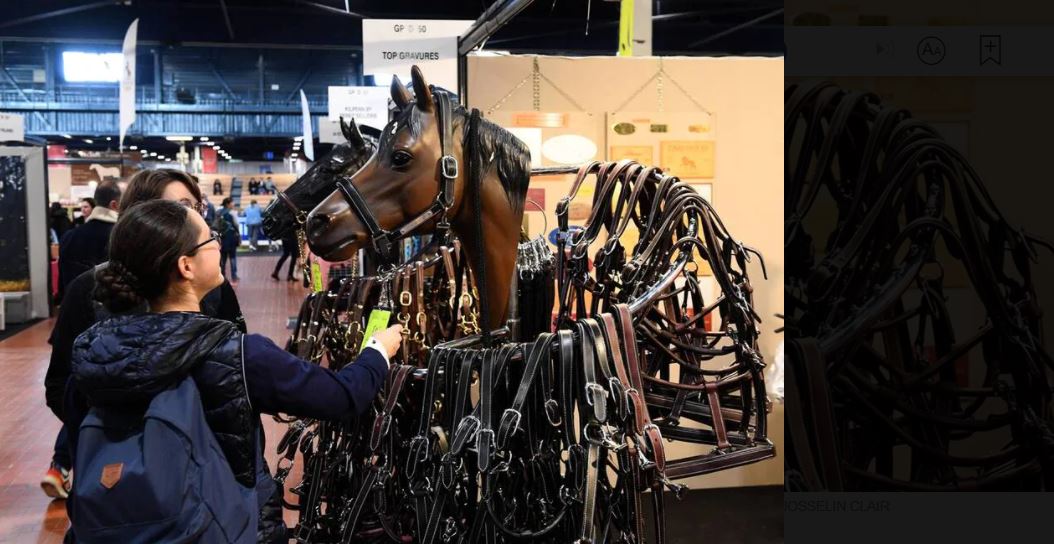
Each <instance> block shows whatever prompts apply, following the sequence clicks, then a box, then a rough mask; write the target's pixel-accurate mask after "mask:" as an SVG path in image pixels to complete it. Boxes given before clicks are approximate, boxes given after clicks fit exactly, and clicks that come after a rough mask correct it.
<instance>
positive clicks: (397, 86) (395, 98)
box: [392, 74, 414, 110]
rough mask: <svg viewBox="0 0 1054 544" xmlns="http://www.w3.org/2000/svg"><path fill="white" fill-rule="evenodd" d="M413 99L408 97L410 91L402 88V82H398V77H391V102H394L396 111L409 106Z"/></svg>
mask: <svg viewBox="0 0 1054 544" xmlns="http://www.w3.org/2000/svg"><path fill="white" fill-rule="evenodd" d="M413 99H414V97H412V96H410V91H408V90H406V87H403V82H402V81H399V76H397V75H394V74H393V75H392V102H395V107H396V108H397V109H400V110H401V109H403V108H405V107H406V106H409V105H410V102H412V101H413Z"/></svg>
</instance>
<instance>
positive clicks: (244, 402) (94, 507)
mask: <svg viewBox="0 0 1054 544" xmlns="http://www.w3.org/2000/svg"><path fill="white" fill-rule="evenodd" d="M109 257H110V261H109V263H110V264H109V266H108V267H106V268H105V269H101V270H99V271H98V272H97V274H96V281H97V287H96V291H95V297H96V298H97V299H98V300H100V301H101V302H102V303H103V304H105V305H106V306H107V308H108V309H109V310H110V311H112V312H114V313H122V312H125V311H127V310H128V309H130V308H135V307H139V306H141V305H143V304H144V303H146V304H147V306H148V307H149V312H148V313H145V314H139V315H135V316H126V315H125V316H116V317H112V318H109V319H107V320H104V321H101V322H99V323H96V324H95V325H93V326H92V327H91V328H89V329H88V330H87V331H85V332H84V334H82V335H80V336H79V337H78V338H77V340H76V343H75V345H74V350H73V360H72V368H73V377H74V381H73V382H71V383H72V384H75V386H71V389H74V388H75V389H76V390H77V392H79V393H81V394H83V395H84V396H85V397H86V398H87V399H88V401H89V405H90V406H93V407H104V408H105V413H106V414H108V415H107V417H114V416H115V415H116V416H120V417H122V418H123V417H130V416H134V415H135V414H138V413H142V411H143V409H144V407H145V406H150V407H151V409H153V408H154V406H153V405H152V404H151V401H152V400H153V398H154V397H155V396H157V395H158V394H160V393H162V392H166V391H168V390H171V389H172V388H174V387H176V386H181V387H185V385H181V384H185V379H187V378H190V379H192V380H193V384H194V386H195V387H196V388H197V390H198V391H200V399H201V400H200V404H199V401H198V400H197V397H195V396H191V397H188V398H187V399H186V400H187V402H189V404H186V403H184V404H180V406H181V408H179V409H178V410H176V411H177V412H180V413H182V412H183V411H184V410H185V409H184V408H182V406H187V409H197V407H198V406H200V408H201V410H203V413H204V419H205V421H206V423H207V425H208V428H209V429H210V430H211V431H212V433H213V435H214V437H215V442H216V443H218V445H219V449H220V450H222V452H216V451H214V450H212V453H211V455H214V456H215V457H216V459H220V460H225V462H226V463H227V465H224V470H226V466H229V468H230V472H228V473H226V475H225V477H223V478H217V479H216V480H215V481H212V480H210V481H208V482H206V483H205V484H204V485H205V486H206V487H209V486H227V487H230V488H235V487H236V486H239V485H240V486H241V487H239V488H237V489H243V490H251V492H250V494H248V495H245V496H246V497H247V498H246V499H245V501H244V503H241V506H243V507H244V509H245V511H246V512H249V513H248V514H245V513H243V514H242V515H235V514H232V511H233V510H232V509H225V510H224V511H223V512H220V513H216V514H214V515H212V516H203V518H204V519H195V520H194V522H193V524H192V525H193V526H185V525H184V524H181V523H176V522H173V521H172V520H173V519H176V516H175V514H180V513H182V512H184V511H186V509H187V504H193V503H195V501H197V500H203V499H200V498H199V497H198V496H196V495H195V496H191V495H184V494H180V493H170V494H169V495H173V496H166V497H162V499H164V500H160V501H158V502H157V503H156V504H157V505H160V506H156V505H155V503H154V502H151V503H150V504H151V505H155V506H154V507H153V508H152V509H150V510H149V511H150V512H153V513H154V514H151V515H152V516H153V517H151V518H150V519H149V520H143V519H140V518H141V517H142V516H141V515H140V514H141V513H132V512H128V511H127V510H129V509H127V508H123V507H121V506H120V505H126V504H135V502H136V499H137V496H135V491H134V490H136V489H137V487H136V486H137V485H143V484H142V483H141V482H142V481H146V480H148V479H149V474H150V473H149V472H148V471H147V470H146V469H145V468H143V467H144V466H143V465H137V464H134V463H133V464H131V465H129V464H128V463H130V462H133V461H134V460H137V459H140V458H142V459H146V457H145V456H146V451H147V449H148V444H145V443H144V444H143V445H141V446H140V447H141V448H143V453H142V454H138V453H136V452H135V451H133V452H131V453H128V450H127V449H123V450H121V452H122V454H124V455H126V456H127V457H120V458H111V455H112V451H114V450H112V449H110V450H101V449H97V448H96V447H95V445H97V444H99V442H98V440H99V438H98V437H99V436H100V434H99V433H98V432H95V431H92V432H93V434H92V435H91V436H94V437H95V438H94V439H92V440H88V439H87V438H85V442H84V443H83V444H81V447H80V448H78V439H79V437H80V436H79V433H78V430H79V429H81V427H80V423H81V421H82V420H83V418H84V416H85V413H84V412H83V411H82V410H80V409H78V408H76V407H70V408H69V409H68V412H67V419H66V425H67V428H68V429H69V430H70V447H71V451H73V452H75V458H74V463H75V466H77V467H78V468H77V481H76V482H75V483H74V487H73V492H72V494H71V498H70V500H71V503H72V509H71V512H72V513H73V515H72V516H71V523H72V527H71V530H72V531H73V533H74V534H73V536H74V537H75V538H74V540H76V536H77V533H82V534H85V535H89V534H90V535H94V536H97V535H100V534H110V535H113V534H120V535H122V540H123V539H125V538H126V537H143V536H145V535H150V540H151V541H169V540H168V539H169V538H171V537H172V534H173V533H176V534H182V533H181V532H182V531H188V532H193V534H197V535H199V538H200V540H201V541H208V542H212V541H213V540H212V539H217V540H215V541H223V542H228V541H230V542H242V541H248V542H285V541H286V540H287V539H286V538H285V534H284V530H283V529H281V528H280V527H274V526H273V525H269V523H271V520H270V519H267V518H269V517H270V515H272V514H273V512H270V511H269V510H268V507H267V505H265V504H264V502H265V501H266V500H267V499H269V498H271V497H274V496H276V495H277V494H278V493H280V490H279V489H278V486H277V485H276V484H275V482H274V481H273V480H272V478H271V475H270V473H269V471H268V469H267V466H266V464H265V463H264V459H263V445H262V442H263V430H262V427H261V424H260V414H278V413H285V414H292V415H296V416H299V417H307V418H316V419H332V420H337V419H342V418H346V417H349V416H354V415H357V414H360V413H362V412H364V411H365V410H366V409H367V408H369V407H370V406H371V404H372V401H373V399H374V397H375V396H376V394H377V392H378V391H379V390H380V387H381V385H382V383H383V381H384V378H385V376H386V375H387V373H388V359H389V357H391V356H392V355H394V354H395V353H396V351H397V350H398V348H399V344H400V343H401V341H402V335H401V327H400V326H398V325H396V326H395V327H391V328H388V329H386V330H383V331H380V332H379V333H377V334H376V335H374V336H373V338H372V339H371V340H370V342H369V344H367V347H366V349H364V350H363V351H362V353H360V354H359V356H358V358H357V359H356V360H355V361H354V362H353V363H352V364H349V365H346V366H344V367H343V368H342V369H341V370H340V371H339V372H336V371H332V370H329V369H327V368H324V367H322V366H320V365H315V364H311V363H309V362H307V361H304V360H301V359H298V358H296V357H295V356H293V355H292V354H290V353H288V352H286V351H285V350H283V349H281V348H280V347H278V346H277V345H275V344H274V342H272V341H271V340H270V339H268V338H266V337H264V336H261V335H258V334H244V333H242V332H241V331H240V330H238V328H237V327H235V326H234V325H232V324H231V323H229V322H226V321H222V320H219V319H213V318H210V317H208V316H206V315H203V314H202V313H201V306H200V303H201V300H202V299H203V298H204V297H205V296H206V294H207V293H209V292H210V291H212V290H213V289H215V288H217V287H218V286H219V285H220V284H221V283H222V282H223V276H222V274H221V272H220V266H219V263H220V240H219V236H218V235H217V234H216V233H214V232H212V231H211V230H210V229H209V226H208V225H207V224H206V223H205V220H204V219H203V218H202V217H201V215H200V214H197V213H195V212H193V211H191V210H189V209H187V208H186V207H183V206H179V205H178V204H175V203H172V202H166V201H151V202H146V203H142V204H139V205H136V206H133V207H132V208H131V209H128V210H127V211H125V212H124V213H122V215H121V218H120V219H119V220H118V222H117V224H116V225H115V226H114V230H113V234H112V235H111V237H110V253H109ZM70 395H71V392H67V396H70ZM96 417H98V416H96ZM86 428H89V429H90V428H91V427H86ZM144 432H145V431H144ZM144 436H147V435H144ZM205 441H207V442H210V443H211V442H212V440H211V439H207V438H206V440H205ZM103 444H104V445H103V446H101V447H105V443H103ZM102 451H105V452H106V453H105V454H102V453H101V452H102ZM195 451H196V450H195ZM139 455H141V456H142V457H139ZM175 455H176V457H177V458H178V457H180V455H182V453H181V452H176V454H175ZM100 457H105V459H99V458H100ZM130 460H131V461H130ZM119 462H120V463H124V464H125V466H127V467H130V468H126V469H124V470H128V471H129V476H130V477H132V478H133V481H132V482H131V483H130V484H128V485H126V486H125V487H124V488H121V486H120V484H119V483H118V484H116V485H114V482H115V481H119V479H120V478H121V476H120V474H121V471H122V469H121V468H118V469H116V472H117V475H116V476H113V475H112V474H110V475H108V473H107V467H110V466H114V464H115V463H119ZM103 463H109V464H108V465H106V466H102V464H103ZM147 466H149V465H147ZM159 466H160V465H159ZM92 467H102V469H101V472H100V473H99V474H96V473H95V472H98V471H95V472H93V468H92ZM166 470H167V469H166ZM137 471H138V472H137ZM110 472H111V473H112V472H113V471H112V470H111V471H110ZM155 474H156V473H155ZM144 475H145V476H144ZM100 478H101V479H100ZM173 485H175V486H176V487H177V488H178V489H182V488H181V487H178V486H179V485H180V484H179V483H177V484H173ZM194 489H197V488H194ZM210 489H213V488H210ZM198 494H199V495H200V496H201V497H204V496H207V494H208V491H207V490H206V491H200V490H199V491H198ZM188 497H189V498H188ZM234 506H237V505H234ZM258 509H259V510H261V511H260V513H259V515H258V516H257V514H256V512H257V510H258ZM133 516H135V519H132V517H133ZM133 521H135V523H132V522H133ZM276 521H277V522H278V524H279V525H280V524H281V519H280V516H279V517H278V519H277V520H276ZM251 523H255V525H254V526H252V527H250V526H247V525H246V524H251ZM257 529H259V534H257ZM111 531H117V532H116V533H114V532H111ZM132 533H135V534H134V535H133V534H132Z"/></svg>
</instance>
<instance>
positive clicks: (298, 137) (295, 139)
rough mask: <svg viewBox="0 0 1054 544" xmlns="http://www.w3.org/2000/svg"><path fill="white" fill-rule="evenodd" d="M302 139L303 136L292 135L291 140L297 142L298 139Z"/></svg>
mask: <svg viewBox="0 0 1054 544" xmlns="http://www.w3.org/2000/svg"><path fill="white" fill-rule="evenodd" d="M303 139H304V137H303V136H294V137H293V141H294V142H299V141H300V140H303Z"/></svg>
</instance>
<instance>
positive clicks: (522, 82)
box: [487, 72, 534, 115]
mask: <svg viewBox="0 0 1054 544" xmlns="http://www.w3.org/2000/svg"><path fill="white" fill-rule="evenodd" d="M533 75H534V74H533V72H532V73H530V74H527V75H525V76H523V79H521V80H520V82H519V83H517V84H516V86H515V87H513V88H512V90H511V91H509V92H507V93H505V96H503V97H501V100H498V101H497V102H496V103H495V104H494V105H493V106H491V107H490V109H488V110H487V115H490V114H492V113H494V112H495V111H497V110H498V108H501V106H502V105H504V104H505V101H506V100H508V99H509V97H510V96H512V95H513V94H515V93H516V91H518V90H520V87H523V84H524V83H527V80H528V79H531V77H532V76H533Z"/></svg>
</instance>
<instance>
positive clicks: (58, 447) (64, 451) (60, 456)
mask: <svg viewBox="0 0 1054 544" xmlns="http://www.w3.org/2000/svg"><path fill="white" fill-rule="evenodd" d="M51 462H52V463H54V464H55V465H56V466H58V467H61V468H64V469H66V470H69V469H71V468H73V467H71V466H70V464H71V461H70V445H69V441H67V440H66V425H63V426H62V428H61V429H59V434H58V435H56V436H55V453H54V454H52V456H51Z"/></svg>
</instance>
